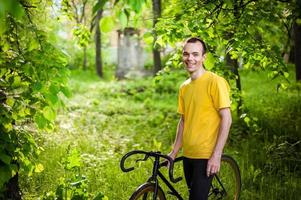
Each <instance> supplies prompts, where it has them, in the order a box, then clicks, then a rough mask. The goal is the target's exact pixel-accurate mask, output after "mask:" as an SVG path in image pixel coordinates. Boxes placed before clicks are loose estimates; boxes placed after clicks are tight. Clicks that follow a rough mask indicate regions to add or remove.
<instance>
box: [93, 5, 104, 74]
mask: <svg viewBox="0 0 301 200" xmlns="http://www.w3.org/2000/svg"><path fill="white" fill-rule="evenodd" d="M101 17H102V8H100V9H99V10H98V11H97V14H96V18H95V23H96V25H95V53H96V55H95V64H96V71H97V74H98V76H99V77H103V67H102V56H101V30H100V27H99V21H100V19H101Z"/></svg>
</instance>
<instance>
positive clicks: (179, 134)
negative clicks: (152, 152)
mask: <svg viewBox="0 0 301 200" xmlns="http://www.w3.org/2000/svg"><path fill="white" fill-rule="evenodd" d="M183 130H184V118H183V116H181V119H180V120H179V123H178V128H177V135H176V139H175V142H174V146H173V150H172V152H171V153H172V154H173V155H174V157H175V156H176V155H177V154H178V152H179V150H180V149H181V147H182V141H183Z"/></svg>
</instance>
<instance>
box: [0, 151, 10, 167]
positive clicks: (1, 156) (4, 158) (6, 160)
mask: <svg viewBox="0 0 301 200" xmlns="http://www.w3.org/2000/svg"><path fill="white" fill-rule="evenodd" d="M0 160H1V161H2V162H4V163H5V164H7V165H9V164H10V162H11V157H10V156H9V155H7V154H5V153H4V152H0Z"/></svg>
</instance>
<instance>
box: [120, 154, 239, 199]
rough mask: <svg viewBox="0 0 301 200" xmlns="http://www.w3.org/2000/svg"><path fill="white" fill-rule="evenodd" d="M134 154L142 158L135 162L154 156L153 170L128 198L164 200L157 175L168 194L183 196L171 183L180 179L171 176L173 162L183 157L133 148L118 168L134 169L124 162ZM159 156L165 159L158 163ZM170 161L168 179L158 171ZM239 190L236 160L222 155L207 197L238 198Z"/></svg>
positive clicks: (180, 197) (177, 196) (124, 170)
mask: <svg viewBox="0 0 301 200" xmlns="http://www.w3.org/2000/svg"><path fill="white" fill-rule="evenodd" d="M135 154H142V155H144V158H142V159H136V162H140V161H146V160H148V159H149V158H150V157H153V158H154V161H153V171H152V175H151V177H149V178H148V180H147V181H146V182H145V183H143V184H142V185H140V186H139V187H138V188H137V189H136V191H134V193H133V194H132V195H131V197H130V200H137V199H143V200H147V199H153V200H155V199H159V200H166V196H165V193H164V191H163V190H162V188H161V186H160V185H159V182H158V177H159V178H160V179H161V180H162V181H163V183H164V184H165V185H166V186H167V187H168V188H169V190H170V191H169V192H168V194H170V195H173V196H175V197H176V198H177V199H178V200H183V197H182V196H181V195H180V194H179V192H178V191H177V190H176V189H175V188H174V187H173V185H172V183H177V182H179V181H181V180H182V177H177V178H174V176H173V168H174V163H177V162H179V161H181V160H183V157H178V158H176V159H175V160H174V161H173V160H172V159H171V158H170V157H169V156H167V155H164V154H161V153H160V152H152V151H150V152H146V151H141V150H134V151H130V152H128V153H126V154H125V155H124V156H123V157H122V159H121V161H120V168H121V170H122V171H123V172H130V171H132V170H134V167H130V168H125V166H124V164H125V161H126V159H127V158H129V157H130V156H132V155H135ZM160 158H163V159H165V160H166V161H164V162H162V163H160ZM168 162H170V166H169V170H168V172H169V179H170V181H171V182H172V183H171V182H170V181H168V180H167V178H166V177H165V176H164V175H163V173H162V172H161V171H160V168H161V167H163V166H167V163H168ZM240 190H241V176H240V171H239V167H238V165H237V163H236V161H235V160H234V159H233V158H232V157H231V156H228V155H223V156H222V162H221V169H220V172H219V173H218V174H215V175H214V177H213V180H212V184H211V188H210V192H209V196H208V199H231V200H233V199H234V200H238V199H239V193H240Z"/></svg>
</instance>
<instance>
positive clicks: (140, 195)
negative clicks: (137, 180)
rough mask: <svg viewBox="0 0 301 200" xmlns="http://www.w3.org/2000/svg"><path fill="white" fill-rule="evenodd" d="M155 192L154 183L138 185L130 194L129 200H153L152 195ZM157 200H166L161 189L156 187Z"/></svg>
mask: <svg viewBox="0 0 301 200" xmlns="http://www.w3.org/2000/svg"><path fill="white" fill-rule="evenodd" d="M154 191H155V184H154V183H144V184H142V185H140V186H139V187H138V188H137V189H136V191H135V192H134V193H133V194H132V196H131V198H130V200H147V199H153V193H154ZM157 199H158V200H166V198H165V195H164V192H163V190H162V189H161V187H160V186H159V187H158V195H157Z"/></svg>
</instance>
